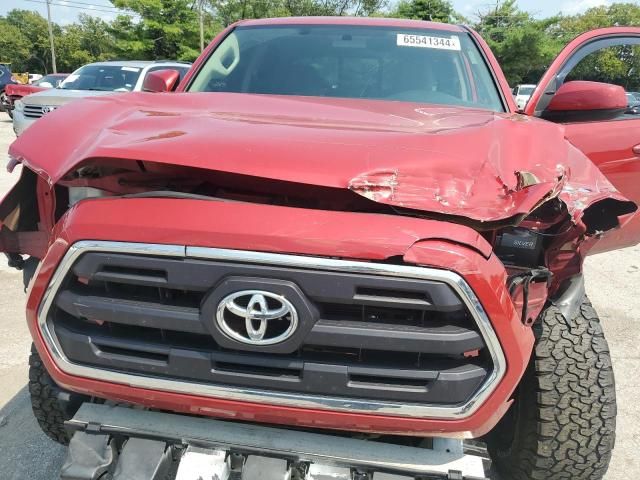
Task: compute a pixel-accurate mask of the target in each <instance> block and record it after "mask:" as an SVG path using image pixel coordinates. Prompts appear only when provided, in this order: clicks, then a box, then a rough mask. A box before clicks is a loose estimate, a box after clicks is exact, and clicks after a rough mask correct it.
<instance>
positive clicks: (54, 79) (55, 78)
mask: <svg viewBox="0 0 640 480" xmlns="http://www.w3.org/2000/svg"><path fill="white" fill-rule="evenodd" d="M64 78H65V77H63V76H61V75H45V76H44V77H42V78H40V79H38V80H36V81H35V82H33V85H35V86H43V85H44V86H48V85H51V86H53V87H57V86H58V85H59V84H60V82H62V80H64Z"/></svg>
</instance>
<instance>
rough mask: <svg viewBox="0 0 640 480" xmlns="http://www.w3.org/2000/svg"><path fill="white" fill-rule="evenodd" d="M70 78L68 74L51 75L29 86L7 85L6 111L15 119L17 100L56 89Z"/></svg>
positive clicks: (19, 84)
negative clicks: (49, 89)
mask: <svg viewBox="0 0 640 480" xmlns="http://www.w3.org/2000/svg"><path fill="white" fill-rule="evenodd" d="M68 76H69V74H68V73H51V74H49V75H45V76H43V77H41V78H40V79H39V80H35V81H34V82H33V83H31V84H29V85H23V84H21V83H16V84H13V85H7V86H6V87H5V93H6V105H5V108H4V110H5V111H6V112H7V113H8V114H9V116H10V117H11V118H13V108H14V104H15V101H16V100H18V99H20V98H22V97H25V96H27V95H31V94H32V93H36V92H41V91H43V90H46V89H48V88H56V87H58V86H59V85H60V83H62V81H63V80H64V79H65V78H67V77H68Z"/></svg>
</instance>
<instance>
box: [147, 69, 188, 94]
mask: <svg viewBox="0 0 640 480" xmlns="http://www.w3.org/2000/svg"><path fill="white" fill-rule="evenodd" d="M178 80H180V72H178V71H177V70H169V69H167V70H156V71H154V72H149V73H147V76H146V77H144V82H142V91H143V92H171V91H172V90H173V89H174V88H175V87H176V86H177V85H178Z"/></svg>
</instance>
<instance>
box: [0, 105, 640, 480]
mask: <svg viewBox="0 0 640 480" xmlns="http://www.w3.org/2000/svg"><path fill="white" fill-rule="evenodd" d="M13 139H14V135H13V131H12V129H11V123H10V121H8V119H6V114H4V113H0V152H6V151H7V147H8V146H9V143H11V142H12V141H13ZM0 167H1V168H0V196H2V195H4V193H5V192H6V191H8V189H9V188H10V187H11V185H12V184H13V182H14V181H15V179H16V178H17V176H18V175H17V172H14V174H12V175H8V174H7V173H6V172H5V170H4V166H0ZM586 271H587V291H588V293H589V296H590V297H591V300H592V302H593V304H594V306H595V307H596V309H597V310H598V312H599V313H600V316H601V318H602V320H603V324H604V329H605V332H606V335H607V338H608V340H609V345H610V346H611V350H612V352H613V366H614V370H615V374H616V381H617V393H618V406H619V416H618V439H617V446H616V449H615V452H614V456H613V463H612V465H611V469H610V470H609V474H608V475H607V480H623V479H628V478H638V477H640V460H639V459H638V457H636V455H635V453H634V452H636V448H638V451H640V402H638V400H637V399H638V398H640V376H638V377H636V374H637V372H639V371H640V323H639V322H637V319H638V316H639V315H638V313H637V312H640V296H639V295H637V284H636V283H635V282H639V283H640V247H634V248H630V249H626V250H621V251H618V252H613V253H607V254H602V255H598V256H595V257H592V258H589V259H588V261H587V267H586ZM0 285H1V286H2V292H1V293H0V312H2V314H1V315H0V386H1V387H0V477H1V478H2V479H3V480H26V479H29V480H51V479H54V478H58V472H59V469H60V465H61V464H62V462H63V459H64V454H65V451H64V448H62V447H60V446H58V445H57V444H55V443H53V442H51V441H50V440H48V439H47V438H46V437H45V436H44V435H43V434H42V433H41V432H40V430H39V429H38V426H37V424H36V422H35V420H34V419H33V416H32V414H31V408H30V404H29V399H28V393H27V391H26V387H25V385H26V383H27V366H26V361H27V356H28V352H29V346H30V343H31V340H30V338H29V333H28V331H27V328H26V326H25V322H24V315H23V309H24V302H25V297H24V294H23V293H22V291H23V288H22V276H21V274H20V273H19V272H16V271H13V270H11V269H9V268H7V267H6V265H5V263H4V262H3V261H2V260H1V259H0ZM633 372H636V374H633Z"/></svg>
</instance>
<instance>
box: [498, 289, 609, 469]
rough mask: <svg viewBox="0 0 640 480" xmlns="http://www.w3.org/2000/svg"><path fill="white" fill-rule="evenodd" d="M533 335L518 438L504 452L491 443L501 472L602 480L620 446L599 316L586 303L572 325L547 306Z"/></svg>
mask: <svg viewBox="0 0 640 480" xmlns="http://www.w3.org/2000/svg"><path fill="white" fill-rule="evenodd" d="M534 329H535V333H536V338H537V341H536V346H535V352H534V358H533V361H532V362H531V364H530V366H529V368H528V371H527V373H526V374H525V376H524V378H523V382H528V383H523V384H521V388H520V392H519V394H520V395H523V394H524V395H526V397H524V399H523V403H522V405H523V408H521V412H522V413H521V414H520V419H519V421H518V423H519V426H518V427H517V429H518V433H517V438H515V439H514V442H513V445H512V447H511V448H510V449H508V451H503V452H497V451H495V448H492V445H491V442H489V449H490V451H491V450H493V451H492V456H493V457H494V463H495V464H496V467H497V470H498V471H499V472H500V473H501V478H505V480H560V479H571V480H601V479H602V478H603V477H604V475H605V473H606V471H607V469H608V467H609V461H610V460H611V452H612V450H613V447H614V444H615V423H616V398H615V383H614V376H613V369H612V365H611V356H610V353H609V347H608V345H607V342H606V340H605V338H604V333H603V330H602V326H601V325H600V321H599V319H598V315H597V313H596V311H595V310H594V309H593V307H592V305H591V303H590V302H589V301H588V300H587V299H585V300H584V302H583V303H582V305H581V306H580V309H579V312H578V313H577V315H576V316H575V317H574V318H573V319H570V320H568V319H566V318H565V317H564V315H563V314H562V313H561V312H560V310H559V309H558V308H556V307H554V306H550V307H548V308H547V309H546V310H545V311H544V312H543V313H542V314H541V316H540V319H539V321H538V322H537V323H536V324H535V325H534Z"/></svg>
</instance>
